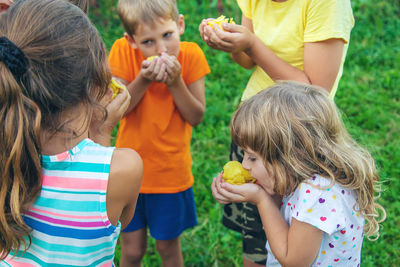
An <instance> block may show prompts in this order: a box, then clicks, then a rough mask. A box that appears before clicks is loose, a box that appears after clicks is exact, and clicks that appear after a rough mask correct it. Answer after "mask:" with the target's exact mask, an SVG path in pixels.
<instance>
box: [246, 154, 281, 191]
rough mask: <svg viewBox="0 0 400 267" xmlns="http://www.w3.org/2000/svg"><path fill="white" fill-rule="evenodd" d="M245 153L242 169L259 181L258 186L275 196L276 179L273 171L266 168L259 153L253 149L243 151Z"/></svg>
mask: <svg viewBox="0 0 400 267" xmlns="http://www.w3.org/2000/svg"><path fill="white" fill-rule="evenodd" d="M243 151H244V157H243V161H242V167H243V168H244V169H246V170H248V171H249V172H250V175H251V176H252V177H253V178H255V179H256V180H257V182H256V183H257V184H259V185H260V186H261V187H263V188H264V190H265V191H267V193H269V194H271V195H273V194H274V185H275V179H274V177H273V174H272V170H271V169H270V168H268V169H267V168H266V164H265V163H264V160H263V158H262V157H261V156H260V155H259V154H258V153H257V152H254V151H252V150H251V149H243Z"/></svg>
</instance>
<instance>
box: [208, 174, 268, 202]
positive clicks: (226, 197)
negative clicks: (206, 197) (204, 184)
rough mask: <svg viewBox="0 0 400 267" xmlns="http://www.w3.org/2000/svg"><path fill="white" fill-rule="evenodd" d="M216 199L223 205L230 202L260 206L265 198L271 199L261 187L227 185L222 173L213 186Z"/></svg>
mask: <svg viewBox="0 0 400 267" xmlns="http://www.w3.org/2000/svg"><path fill="white" fill-rule="evenodd" d="M211 191H212V194H213V196H214V198H215V199H216V200H217V201H218V202H219V203H221V204H226V203H230V202H252V203H254V204H256V205H257V204H258V203H259V202H261V201H262V200H263V199H264V198H266V197H270V196H269V194H268V193H267V192H266V191H265V190H264V189H263V188H262V187H261V186H259V185H257V184H252V183H246V184H242V185H232V184H229V183H226V182H225V181H224V180H223V178H222V172H221V173H220V174H219V175H218V177H217V178H214V180H213V183H212V185H211Z"/></svg>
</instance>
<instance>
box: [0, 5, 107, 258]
mask: <svg viewBox="0 0 400 267" xmlns="http://www.w3.org/2000/svg"><path fill="white" fill-rule="evenodd" d="M0 36H5V37H7V38H8V39H9V40H11V42H13V43H14V44H15V45H16V46H17V47H19V48H20V50H21V51H22V52H23V53H24V55H25V57H26V59H27V66H28V70H27V72H26V73H25V74H24V75H23V76H22V78H21V79H20V80H16V79H15V78H14V76H13V75H12V73H11V72H10V70H9V69H8V67H7V66H6V65H5V64H4V62H2V61H0V139H1V140H2V141H1V142H0V164H1V166H0V169H1V170H0V173H1V174H0V175H1V176H0V259H2V258H4V257H6V256H7V255H8V254H9V253H10V251H14V250H15V251H18V250H19V249H20V247H21V246H22V245H23V246H24V247H25V250H26V249H27V248H28V247H29V245H30V244H26V242H25V241H24V236H29V232H30V229H29V228H28V227H27V225H26V224H25V223H24V221H23V218H22V216H23V215H22V214H23V213H24V212H25V211H26V209H27V208H29V206H30V204H31V203H32V202H33V201H34V200H35V199H36V198H37V196H38V194H39V193H40V190H41V183H42V177H41V144H40V139H39V136H40V133H41V131H43V130H45V131H46V132H50V133H57V132H60V131H64V132H70V131H68V129H66V128H67V127H66V125H67V122H66V121H65V119H63V117H62V116H61V113H64V112H68V110H72V109H74V108H75V107H76V106H77V105H79V104H84V105H86V106H87V107H88V111H89V109H91V108H93V107H99V106H100V105H99V104H98V101H99V100H100V99H101V98H102V97H103V96H104V95H105V94H106V92H107V90H108V84H109V83H110V80H111V74H110V71H109V68H108V64H107V55H106V50H105V47H104V44H103V42H102V40H101V38H100V37H99V34H98V32H97V30H96V28H95V27H94V26H93V25H92V24H91V23H90V22H89V20H88V18H87V16H86V15H85V14H84V13H83V12H82V10H80V9H79V8H77V7H76V6H74V5H72V4H70V3H68V2H67V1H63V0H20V1H17V2H16V3H15V4H13V5H12V6H11V7H10V8H9V9H8V10H7V12H5V13H3V14H2V15H1V16H0ZM88 114H90V113H89V112H88ZM105 116H106V112H105V110H104V117H105Z"/></svg>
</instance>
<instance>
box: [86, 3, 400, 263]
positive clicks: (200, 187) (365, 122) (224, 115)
mask: <svg viewBox="0 0 400 267" xmlns="http://www.w3.org/2000/svg"><path fill="white" fill-rule="evenodd" d="M222 2H223V5H224V10H223V13H224V14H225V15H226V16H227V17H233V18H234V19H235V21H237V22H240V17H241V13H240V10H239V9H238V7H237V5H236V1H235V0H223V1H222ZM116 6H117V0H96V3H95V4H94V5H92V6H91V9H90V18H91V19H92V21H93V23H94V24H95V25H96V27H97V28H98V29H99V31H100V34H101V36H102V38H103V39H104V42H105V43H106V46H107V48H108V49H111V46H112V44H113V42H114V40H115V39H117V38H120V37H122V34H123V28H122V26H121V25H120V22H119V18H118V14H117V11H116ZM178 6H179V11H180V13H182V14H183V15H184V16H185V21H186V31H185V33H184V35H183V36H182V40H184V41H192V42H196V43H197V44H199V45H200V47H202V49H203V51H204V53H205V55H206V57H207V60H208V63H209V65H210V67H211V70H212V72H211V74H210V75H208V76H207V79H206V97H207V110H206V114H205V116H204V120H203V122H202V123H201V124H200V125H198V126H196V127H195V128H194V131H193V140H192V155H193V173H194V176H195V184H194V187H193V189H194V194H195V200H196V205H197V213H198V220H199V224H198V226H196V227H195V228H193V229H191V230H188V231H186V232H185V233H184V234H183V235H182V238H181V242H182V251H183V255H184V259H185V265H186V266H241V265H242V254H241V251H242V248H241V237H240V235H238V234H236V233H235V232H233V231H229V230H227V229H226V228H224V227H223V226H222V224H221V216H222V209H221V205H219V204H218V203H217V202H216V201H214V199H213V198H212V195H211V191H210V184H211V180H212V177H214V176H215V175H216V174H217V173H219V172H220V170H221V168H222V166H223V164H224V163H225V162H226V161H227V160H228V155H229V145H230V133H229V121H230V118H231V115H232V113H233V111H234V110H235V107H236V106H237V104H238V103H239V100H240V95H241V92H242V90H243V88H244V87H245V85H246V83H247V80H248V78H249V76H250V73H251V72H250V71H246V70H244V69H242V68H240V67H239V66H238V65H236V64H235V63H233V62H232V60H231V58H230V56H229V55H228V54H226V53H223V52H219V51H214V50H211V49H209V48H208V47H207V46H206V45H205V44H204V43H203V42H202V40H201V38H200V35H199V32H198V25H199V23H200V22H201V20H202V19H203V18H208V17H217V16H218V15H219V14H220V13H219V11H218V9H217V0H210V1H205V0H197V1H196V0H178ZM352 7H353V12H354V17H355V20H356V24H355V27H354V29H353V31H352V34H351V41H350V47H349V51H348V55H347V59H346V63H345V66H344V74H343V76H342V80H341V82H340V84H339V89H338V92H337V94H336V98H335V102H336V103H337V105H338V107H339V108H340V109H341V111H342V112H343V118H344V120H345V123H346V125H347V127H348V129H349V132H350V133H351V135H352V136H353V137H354V138H355V139H356V140H357V141H358V142H360V143H361V144H363V145H364V146H365V147H366V148H367V149H369V151H370V152H371V153H372V155H373V157H374V158H375V160H376V164H377V167H378V170H379V173H380V177H381V180H382V181H384V190H385V191H384V192H383V193H382V197H381V200H380V203H381V204H382V205H383V206H384V207H385V209H386V212H387V219H386V221H385V222H383V223H382V227H381V236H380V238H379V239H378V240H377V241H374V242H372V241H368V240H367V239H365V241H364V244H363V248H362V262H361V263H362V266H400V181H399V177H400V167H399V162H400V90H399V89H400V88H399V87H400V86H399V85H400V7H399V1H398V0H382V1H373V0H353V1H352ZM115 133H116V129H115V131H114V133H113V134H114V136H115ZM118 260H119V247H118V248H117V254H116V260H115V262H116V263H118ZM143 266H161V261H160V258H159V256H158V254H157V252H156V249H155V242H154V240H153V239H149V243H148V250H147V254H146V256H145V258H144V261H143Z"/></svg>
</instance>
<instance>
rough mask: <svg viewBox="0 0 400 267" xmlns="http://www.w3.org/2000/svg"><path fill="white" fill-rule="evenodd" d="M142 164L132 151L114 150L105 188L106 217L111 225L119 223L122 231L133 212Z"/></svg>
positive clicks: (140, 178)
mask: <svg viewBox="0 0 400 267" xmlns="http://www.w3.org/2000/svg"><path fill="white" fill-rule="evenodd" d="M142 175H143V162H142V159H141V158H140V156H139V154H138V153H137V152H135V151H134V150H132V149H128V148H118V149H115V151H114V154H113V157H112V160H111V166H110V175H109V180H108V186H107V199H106V205H107V215H108V218H109V220H110V222H111V223H112V224H113V225H117V223H118V221H120V222H121V227H122V229H124V228H125V227H126V226H127V225H128V224H129V222H130V221H131V219H132V217H133V214H134V212H135V207H136V201H137V198H138V195H139V190H140V186H141V184H142Z"/></svg>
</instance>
